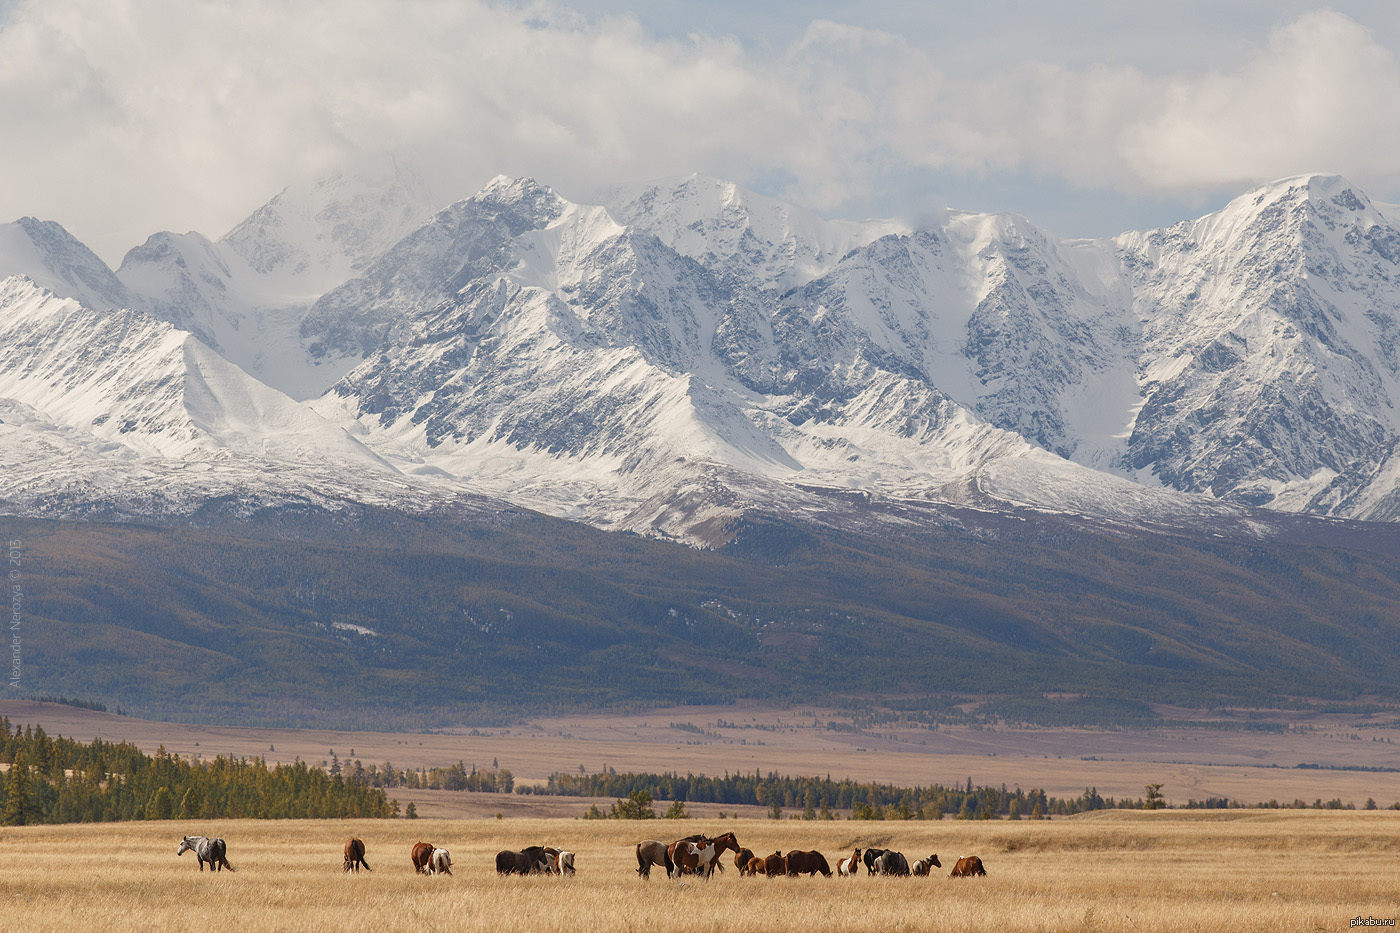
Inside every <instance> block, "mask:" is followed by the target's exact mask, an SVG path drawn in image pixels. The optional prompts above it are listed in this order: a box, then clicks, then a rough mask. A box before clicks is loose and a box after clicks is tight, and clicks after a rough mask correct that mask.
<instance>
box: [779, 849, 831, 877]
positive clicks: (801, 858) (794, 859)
mask: <svg viewBox="0 0 1400 933" xmlns="http://www.w3.org/2000/svg"><path fill="white" fill-rule="evenodd" d="M818 872H820V873H821V875H822V877H823V878H830V877H831V866H830V865H828V864H827V863H826V856H825V855H822V854H821V853H820V852H818V851H817V850H815V849H813V850H812V851H810V852H802V851H800V850H799V851H796V852H789V853H788V854H787V873H788V874H789V875H791V876H792V877H794V878H795V877H797V876H798V875H803V874H806V875H815V874H817V873H818Z"/></svg>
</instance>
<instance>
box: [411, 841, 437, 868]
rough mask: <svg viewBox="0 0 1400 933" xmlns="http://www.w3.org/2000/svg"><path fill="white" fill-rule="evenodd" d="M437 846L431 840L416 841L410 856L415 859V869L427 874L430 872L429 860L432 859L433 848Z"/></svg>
mask: <svg viewBox="0 0 1400 933" xmlns="http://www.w3.org/2000/svg"><path fill="white" fill-rule="evenodd" d="M436 848H437V846H435V845H433V844H432V843H431V842H415V843H414V844H413V852H412V853H411V854H410V855H409V858H411V859H413V870H414V872H416V873H417V874H420V875H426V874H427V873H428V862H429V861H431V860H432V857H433V850H434V849H436Z"/></svg>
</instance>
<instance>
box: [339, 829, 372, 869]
mask: <svg viewBox="0 0 1400 933" xmlns="http://www.w3.org/2000/svg"><path fill="white" fill-rule="evenodd" d="M362 865H363V866H364V869H365V871H373V869H372V868H370V867H369V862H366V861H365V844H364V843H363V842H361V841H360V840H359V839H356V838H355V837H354V836H351V837H350V838H349V839H347V840H345V870H346V871H350V870H351V869H354V870H355V871H359V870H360V866H362Z"/></svg>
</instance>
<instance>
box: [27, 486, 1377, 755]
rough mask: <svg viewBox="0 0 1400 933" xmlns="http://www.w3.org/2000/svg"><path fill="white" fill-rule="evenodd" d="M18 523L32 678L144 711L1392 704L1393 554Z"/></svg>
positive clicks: (517, 516)
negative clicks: (750, 703)
mask: <svg viewBox="0 0 1400 933" xmlns="http://www.w3.org/2000/svg"><path fill="white" fill-rule="evenodd" d="M0 525H3V529H4V531H3V533H4V535H5V536H6V537H8V538H12V539H14V538H18V539H21V540H23V541H24V550H25V554H26V565H25V571H24V576H23V583H24V587H25V592H26V597H27V602H26V610H25V618H24V623H23V646H24V663H25V668H24V669H25V673H26V677H25V684H24V686H25V689H26V691H28V692H29V693H30V694H31V695H62V696H80V697H85V698H89V699H93V700H100V701H103V702H106V703H107V704H108V705H109V706H115V705H121V706H122V707H124V708H125V709H127V710H128V711H131V712H134V713H136V714H138V715H147V716H158V717H170V718H176V719H203V720H209V721H220V722H242V723H268V724H272V723H278V724H318V725H328V726H351V727H355V726H366V725H375V726H384V725H388V724H399V725H404V726H408V725H417V726H432V725H441V724H447V723H463V722H471V721H477V722H481V721H500V720H506V719H510V718H513V717H516V716H519V715H524V714H528V713H535V712H542V711H550V710H567V709H571V708H576V707H578V706H587V707H599V706H612V707H619V706H622V707H626V706H646V705H653V704H674V703H701V702H715V701H730V700H734V699H736V698H752V699H758V700H764V701H771V702H776V703H783V702H787V701H799V700H801V701H811V700H813V699H815V698H821V699H823V700H826V701H829V702H831V703H832V704H836V705H842V704H852V703H857V704H866V703H868V702H870V701H871V700H872V699H882V700H885V701H890V702H895V703H896V704H897V705H898V706H899V707H900V708H902V709H905V710H920V709H922V710H924V711H926V712H927V711H939V710H947V709H948V708H949V704H948V700H947V698H948V697H950V696H970V695H995V696H1000V697H1005V698H1008V699H1009V700H1011V701H1014V702H1012V703H1011V704H1010V705H1009V706H1007V707H1005V708H1014V709H1016V710H1018V715H1020V716H1023V717H1025V718H1027V719H1030V720H1035V719H1036V718H1037V717H1038V716H1042V715H1043V716H1044V717H1045V718H1046V720H1047V721H1060V719H1062V717H1063V713H1062V712H1058V711H1057V709H1058V708H1056V707H1055V706H1054V704H1051V703H1050V702H1049V701H1047V700H1045V698H1044V694H1045V693H1047V692H1054V693H1057V694H1080V695H1084V696H1087V697H1091V698H1093V699H1094V702H1093V703H1092V704H1090V705H1089V706H1088V707H1086V708H1092V709H1094V710H1097V711H1098V712H1097V713H1096V715H1097V716H1098V717H1099V718H1100V719H1101V720H1103V721H1104V722H1105V723H1107V722H1111V721H1112V720H1113V719H1114V718H1115V717H1116V716H1119V715H1121V716H1123V717H1128V718H1133V717H1140V716H1141V715H1142V712H1143V711H1144V710H1145V707H1144V706H1143V705H1142V702H1143V701H1147V700H1153V701H1170V702H1173V703H1178V704H1182V705H1187V706H1196V707H1209V706H1216V705H1221V704H1244V705H1258V706H1279V705H1290V704H1295V703H1298V702H1301V701H1309V700H1326V701H1329V702H1338V701H1342V702H1351V701H1356V700H1359V699H1365V700H1367V701H1368V702H1369V701H1380V702H1385V703H1392V702H1400V663H1397V662H1400V638H1397V635H1400V624H1398V623H1397V619H1400V573H1398V572H1397V571H1400V559H1397V557H1396V556H1395V555H1394V550H1393V549H1392V550H1390V551H1389V552H1386V550H1385V549H1384V548H1383V549H1381V550H1371V551H1363V550H1354V549H1353V550H1347V549H1340V548H1333V547H1326V546H1320V545H1298V544H1262V543H1259V542H1245V543H1234V542H1227V541H1215V542H1211V543H1200V542H1193V541H1190V540H1186V539H1180V538H1172V537H1166V536H1138V535H1126V534H1105V533H1103V532H1100V531H1096V530H1094V529H1092V528H1091V527H1090V526H1088V525H1087V524H1084V523H1079V522H1076V521H1071V520H1063V519H1048V518H1045V517H1043V516H1040V517H1036V516H1031V515H1027V516H1023V517H1020V518H1015V517H1008V516H981V517H978V516H972V515H965V516H960V517H959V516H949V517H948V520H947V521H946V522H945V523H944V524H943V525H942V526H940V527H938V528H937V529H935V530H929V529H928V528H927V527H925V528H920V529H917V530H911V531H909V532H907V533H902V534H901V533H894V532H890V531H889V529H888V528H885V529H884V530H883V532H882V534H881V535H880V536H878V537H877V536H875V535H865V536H863V535H858V534H852V533H846V532H837V531H833V530H830V529H827V528H822V527H819V526H811V525H799V524H795V523H792V522H789V521H785V520H782V519H780V518H776V517H774V516H771V515H765V514H762V513H752V514H750V515H748V516H746V517H744V518H742V519H739V520H736V522H735V523H734V525H733V526H732V527H731V528H729V529H727V531H728V535H729V537H730V538H731V539H732V543H730V544H729V545H727V546H725V547H722V548H719V549H715V550H699V549H694V548H689V547H685V546H681V545H677V544H671V543H666V542H661V541H656V540H652V539H647V538H642V537H638V536H634V535H619V534H616V533H608V532H602V531H599V530H596V529H593V528H590V527H588V526H585V525H581V524H577V523H571V522H565V521H561V520H558V519H554V518H550V517H546V516H543V515H539V514H537V513H532V512H528V511H525V510H515V509H506V510H503V511H497V512H487V511H483V512H481V513H478V514H463V515H461V516H458V517H455V518H454V517H439V518H434V519H425V518H422V517H421V516H411V515H408V514H405V513H400V512H395V511H390V510H380V509H372V508H364V507H354V508H347V509H343V510H340V511H335V512H333V511H326V510H316V509H309V510H305V511H302V512H300V513H292V512H289V511H288V510H285V509H280V510H267V511H265V512H261V513H256V514H251V515H250V514H247V513H246V512H243V511H239V512H238V513H237V514H236V515H232V514H224V513H222V512H221V511H220V510H219V509H218V508H217V507H212V506H211V507H210V508H207V509H205V510H203V511H202V512H201V513H199V514H198V515H197V516H195V517H194V518H193V519H190V520H181V521H180V522H179V523H176V524H169V525H165V526H138V525H131V524H98V523H68V522H58V521H49V520H37V519H15V518H6V519H3V521H0ZM1370 527H1372V528H1377V527H1382V528H1383V527H1388V526H1370ZM1362 539H1363V540H1364V536H1362ZM1381 543H1382V544H1384V545H1385V547H1386V548H1389V547H1390V543H1389V542H1387V541H1382V542H1381ZM1057 717H1059V718H1057Z"/></svg>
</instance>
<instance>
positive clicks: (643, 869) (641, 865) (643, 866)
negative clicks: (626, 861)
mask: <svg viewBox="0 0 1400 933" xmlns="http://www.w3.org/2000/svg"><path fill="white" fill-rule="evenodd" d="M646 873H647V862H646V860H645V859H643V858H642V844H641V843H640V842H639V843H637V874H639V875H643V876H644V875H646Z"/></svg>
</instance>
